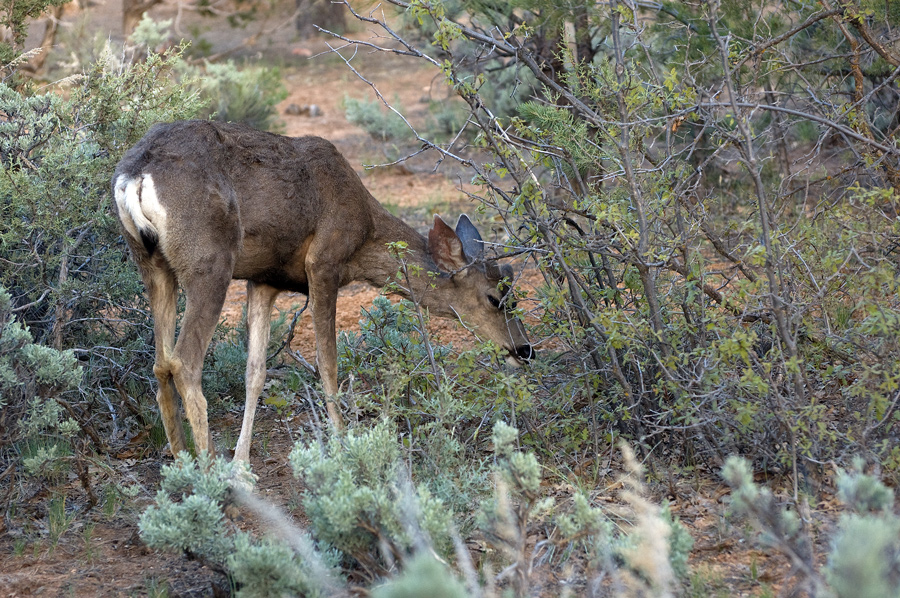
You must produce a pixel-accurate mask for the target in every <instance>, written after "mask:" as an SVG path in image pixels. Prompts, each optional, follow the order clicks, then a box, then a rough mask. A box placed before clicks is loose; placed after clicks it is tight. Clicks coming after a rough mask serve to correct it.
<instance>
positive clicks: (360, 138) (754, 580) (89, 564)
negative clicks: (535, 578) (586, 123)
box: [0, 0, 786, 598]
mask: <svg viewBox="0 0 900 598" xmlns="http://www.w3.org/2000/svg"><path fill="white" fill-rule="evenodd" d="M119 2H120V0H97V1H96V2H94V3H89V4H88V5H87V6H85V5H84V4H82V6H84V8H82V9H81V10H70V11H68V12H67V13H66V17H65V23H68V25H66V24H64V26H69V27H75V25H74V24H75V23H77V22H81V20H82V19H84V18H85V15H87V22H89V23H91V24H92V26H94V27H95V28H96V27H102V26H104V24H105V26H106V27H107V28H108V31H109V36H110V38H111V39H112V40H114V41H115V40H116V39H119V38H121V25H120V20H121V17H120V14H121V13H120V8H119V6H120V4H119ZM152 14H153V15H154V17H156V18H168V17H172V16H174V15H175V7H174V5H171V4H168V5H163V6H159V7H157V8H155V9H154V10H153V13H152ZM282 17H284V15H282ZM277 18H279V17H276V19H277ZM217 27H220V25H217V24H215V23H214V22H210V21H205V20H202V19H199V18H197V17H194V16H191V15H188V16H186V17H184V22H183V23H182V28H183V29H184V30H185V31H187V30H189V29H191V28H193V29H192V30H193V31H199V33H200V35H201V36H203V37H204V39H207V40H209V41H212V43H213V46H214V48H215V49H216V50H221V49H223V48H226V47H227V46H228V44H229V43H232V44H234V43H235V42H236V41H239V40H240V38H241V37H242V36H243V35H244V34H243V33H240V32H235V31H229V30H224V31H223V30H220V29H217ZM251 28H252V26H251ZM40 29H41V27H40V26H36V27H34V28H33V35H32V37H34V35H36V34H37V33H39V31H40ZM353 34H354V35H357V36H360V37H369V36H370V34H369V33H368V32H367V31H365V30H361V29H360V28H359V27H358V26H357V27H356V29H355V31H353ZM326 41H327V40H326V39H325V38H321V37H320V38H318V39H314V40H299V39H297V38H296V35H295V32H294V28H293V27H290V26H288V27H285V28H282V29H281V30H279V31H277V32H275V33H273V34H271V35H270V36H268V38H267V39H265V40H264V41H261V42H260V43H259V44H258V45H256V46H254V47H251V48H247V49H244V50H242V51H240V52H238V53H236V56H242V55H243V56H255V57H262V58H264V59H266V60H272V61H274V62H276V63H277V64H279V66H280V68H281V71H282V74H283V77H284V81H285V84H286V85H287V87H288V90H289V96H288V98H287V99H286V100H284V101H283V102H282V103H281V104H280V105H279V110H280V112H281V113H282V121H283V124H284V132H285V133H286V134H289V135H308V134H312V135H322V136H325V137H327V138H328V139H330V140H331V141H333V142H334V143H335V144H336V145H337V146H338V148H339V149H340V150H341V151H342V152H343V153H344V154H345V155H346V156H347V157H348V158H349V160H350V162H351V163H352V164H354V165H356V166H357V167H358V171H359V172H360V174H361V175H362V177H363V180H364V182H365V183H366V185H367V187H368V188H369V189H370V190H371V191H372V193H373V194H374V195H375V196H376V197H377V198H379V199H380V200H381V201H382V202H383V203H386V204H389V205H391V206H395V207H397V208H398V209H399V210H400V211H401V212H403V213H404V214H405V215H406V218H407V220H408V221H409V222H410V224H412V225H413V226H414V227H416V228H418V229H419V230H420V231H423V232H424V231H425V230H426V229H427V227H428V225H429V223H430V220H431V212H432V211H433V210H438V211H441V212H442V213H444V214H445V216H447V217H448V218H447V219H448V221H449V220H451V219H455V218H456V216H457V215H458V214H459V213H461V212H463V211H467V210H469V211H471V209H472V208H473V207H474V206H472V205H471V204H468V203H467V201H466V200H465V199H464V194H463V193H461V192H460V191H459V190H458V187H459V186H460V184H461V181H467V180H468V178H467V176H466V175H465V173H464V172H461V171H456V170H453V169H452V166H445V167H444V168H443V169H442V170H440V171H438V172H437V173H432V170H433V167H434V165H435V162H436V156H429V155H424V156H421V157H419V158H417V159H416V160H415V161H413V162H412V163H410V164H409V165H407V166H405V167H403V168H398V167H391V168H385V169H378V170H375V171H365V170H364V169H363V167H362V164H363V163H372V162H375V163H377V162H384V161H385V160H386V159H385V157H384V155H383V152H382V151H381V149H380V147H379V144H377V143H373V141H372V139H371V137H369V136H368V135H367V134H366V133H365V132H364V131H363V130H361V129H360V128H359V127H356V126H354V125H352V124H350V123H348V122H347V120H346V118H345V117H344V110H343V109H342V107H341V102H342V100H343V98H344V97H345V95H349V96H352V97H355V98H367V99H371V98H372V97H373V96H372V91H371V89H370V88H369V87H368V86H367V85H366V84H365V83H364V82H362V81H360V80H359V79H358V78H357V77H356V76H355V75H354V74H353V73H352V72H350V70H349V69H348V68H347V67H346V66H345V65H344V63H343V61H342V60H341V59H339V58H337V57H336V56H335V55H333V54H329V53H327V50H328V46H327V45H326ZM344 54H345V56H349V55H350V54H351V52H350V51H346V52H345V53H344ZM354 65H356V66H357V68H358V69H359V70H360V71H362V72H365V74H366V76H367V77H369V78H370V80H371V81H373V82H374V83H375V84H376V85H377V86H378V87H379V89H381V90H382V92H383V93H384V94H385V96H386V97H388V98H389V99H391V100H392V101H393V100H395V99H396V100H398V101H399V102H400V103H401V104H402V105H403V106H404V107H405V109H406V111H407V113H409V114H410V118H411V119H412V120H413V121H415V119H416V118H418V117H420V116H422V115H423V114H424V113H425V111H426V109H427V103H428V102H429V100H432V99H435V98H437V99H446V98H448V93H447V90H446V88H445V87H444V86H443V84H442V81H441V79H440V77H439V76H438V75H437V74H436V73H435V72H434V71H429V70H426V69H423V68H415V67H413V66H412V65H413V63H411V62H410V61H408V60H401V59H399V58H396V57H390V56H386V55H378V56H372V55H370V54H367V53H365V52H360V53H359V54H357V56H356V57H355V58H354ZM292 105H295V106H298V107H304V106H311V105H315V106H317V107H318V110H319V111H320V112H321V114H320V115H319V116H309V115H308V114H307V115H303V114H295V113H296V112H298V111H297V110H296V109H293V108H290V107H291V106H292ZM299 112H304V111H303V110H300V111H299ZM526 279H527V280H528V281H529V282H530V283H531V284H537V282H538V276H537V274H536V273H534V272H531V273H530V274H529V275H528V276H527V277H526ZM245 294H246V292H245V289H244V284H243V283H239V282H235V283H233V284H232V286H231V288H230V290H229V293H228V302H227V305H226V310H225V317H226V319H227V320H228V321H229V322H231V323H235V322H237V321H238V320H239V318H240V314H241V308H242V303H243V300H244V299H245ZM377 294H378V290H376V289H372V288H369V287H367V286H365V285H362V284H354V285H350V286H349V287H347V288H345V289H343V290H342V291H341V294H340V298H339V300H338V322H337V326H338V328H339V329H341V330H354V329H358V321H359V317H360V315H359V314H360V308H361V307H368V306H370V305H371V303H372V299H373V298H374V297H375V296H376V295H377ZM304 302H305V298H304V297H303V296H302V295H292V294H284V295H282V296H281V297H280V299H279V301H278V304H277V306H278V308H279V309H283V310H290V309H292V308H294V307H295V306H302V305H303V304H304ZM435 332H436V333H437V334H438V335H439V336H440V337H441V338H443V339H444V340H453V341H454V343H459V344H465V343H466V342H468V340H467V339H470V337H469V335H468V333H467V332H466V331H465V330H463V329H462V328H460V327H459V326H456V325H455V324H453V323H450V322H443V323H437V324H436V328H435ZM292 346H293V348H295V349H297V350H299V351H300V352H301V353H302V354H303V355H304V356H305V357H306V358H307V360H309V361H310V362H311V361H312V360H313V357H314V336H313V331H312V325H311V322H310V320H309V317H308V315H306V314H305V315H304V316H303V318H302V319H301V321H300V323H299V325H298V327H297V333H296V336H295V338H294V339H293V341H292ZM306 417H307V416H298V417H297V418H295V419H292V420H290V421H281V420H279V419H278V416H277V414H276V413H275V412H274V410H272V409H270V408H268V407H266V406H265V405H262V406H260V409H259V411H258V415H257V425H256V428H255V430H256V432H257V433H256V437H258V438H263V437H265V438H266V439H268V442H266V447H265V450H261V448H260V447H259V446H258V445H255V448H254V450H253V452H252V454H251V465H252V467H253V470H254V472H255V473H256V474H258V475H259V478H260V479H259V484H258V489H259V492H260V494H261V495H262V496H263V497H265V498H267V499H268V500H270V501H271V502H274V503H275V504H280V505H285V504H288V503H289V502H291V501H294V500H296V492H297V490H296V483H294V482H293V480H292V477H291V474H290V471H289V468H288V467H286V465H285V463H286V455H287V453H288V451H289V450H290V448H291V438H290V437H289V436H288V434H287V432H286V429H287V428H290V429H293V430H295V431H296V430H302V429H303V428H304V425H305V424H307V423H308V422H306V421H305V419H304V418H306ZM213 425H214V426H215V428H216V431H215V434H217V435H218V436H219V438H221V437H222V435H223V432H222V431H223V430H224V429H230V430H232V434H233V435H234V436H236V435H237V430H238V429H239V426H240V412H239V411H234V412H231V413H229V414H227V416H225V417H224V418H223V419H222V420H220V421H218V422H215V423H214V424H213ZM296 433H298V432H295V434H296ZM143 441H144V439H140V438H137V439H134V440H133V443H132V446H133V449H134V450H133V451H126V453H125V454H122V455H120V461H119V463H118V464H117V465H116V470H117V471H116V474H115V475H116V476H122V475H124V478H125V479H126V480H127V483H128V484H129V485H131V487H136V488H137V492H136V497H135V498H134V499H131V500H127V501H126V500H122V501H119V502H118V503H114V504H113V505H112V507H108V506H104V507H102V508H101V507H100V506H98V507H95V508H94V509H92V510H91V511H89V512H87V513H81V514H79V516H78V518H77V522H76V523H73V524H72V526H71V527H70V528H69V529H67V530H66V531H65V533H64V534H63V535H62V537H61V539H60V541H59V544H58V545H57V546H56V547H50V545H49V543H48V542H43V543H40V544H34V545H32V544H25V545H23V543H22V540H21V537H22V535H21V533H19V534H16V533H11V532H10V533H6V534H4V535H3V536H0V598H14V597H25V596H75V597H94V596H102V597H107V596H109V597H112V596H161V595H167V596H170V597H176V596H179V597H195V596H197V597H199V596H227V595H228V592H229V588H228V585H227V582H226V580H225V578H224V576H223V575H221V574H220V573H217V572H214V571H212V570H210V569H209V568H207V567H205V566H203V565H202V564H200V563H197V562H195V561H190V560H188V559H187V558H186V557H184V556H178V555H169V554H162V553H156V552H154V551H150V550H149V549H147V548H146V547H145V546H143V544H142V543H141V541H140V539H139V537H138V535H137V528H136V518H137V514H139V513H140V512H141V511H142V510H143V509H144V508H145V506H146V505H148V504H149V503H150V501H151V499H152V495H153V494H154V492H155V489H156V487H157V485H158V481H159V467H160V463H159V462H158V461H155V460H152V459H145V458H142V456H143V453H142V451H141V443H142V442H143ZM92 476H93V479H94V485H95V488H100V487H102V486H103V484H105V483H108V482H112V481H113V478H112V477H111V474H110V473H109V472H105V471H102V470H99V469H98V470H97V471H95V472H92ZM72 485H73V488H75V487H76V486H77V485H78V482H77V480H74V481H73V482H72ZM45 493H46V490H45V489H41V488H39V487H35V488H33V489H31V494H30V498H31V500H33V501H35V502H37V501H41V500H44V501H45V500H46V494H45ZM725 495H726V491H725V490H724V489H723V488H722V486H721V485H719V484H717V483H716V482H712V481H708V480H703V479H699V478H698V479H697V480H696V481H695V482H694V483H689V482H684V481H675V482H673V485H672V487H671V489H670V492H669V496H668V497H660V498H668V499H669V500H670V501H671V504H672V511H673V512H674V513H675V514H676V515H677V516H679V517H680V518H681V520H682V522H683V523H684V524H685V525H686V526H687V527H688V529H689V530H690V531H691V533H692V535H693V537H694V539H695V549H694V553H693V555H692V567H693V568H694V569H695V571H701V572H703V576H704V579H708V580H711V583H713V585H712V586H710V587H709V593H708V595H732V596H755V595H761V593H762V592H763V591H764V590H763V589H764V588H765V587H766V584H768V583H771V582H773V581H775V580H777V579H780V578H781V577H782V575H783V573H784V571H785V567H786V566H785V564H784V563H783V561H782V560H780V559H779V558H777V557H773V556H772V555H771V554H768V553H766V552H765V551H761V550H758V549H755V548H752V547H751V546H750V545H749V543H747V542H745V541H744V540H743V539H742V538H741V537H740V536H739V535H737V533H736V532H735V531H734V530H733V529H731V527H730V526H727V525H726V524H725V514H724V513H725V506H724V502H723V497H724V496H725ZM45 519H46V518H43V519H35V520H34V521H32V522H30V528H31V529H32V530H35V529H42V528H43V527H44V526H45V523H44V520H45ZM722 587H725V588H729V589H728V590H727V591H726V592H724V593H719V590H718V589H717V588H722ZM557 589H558V588H557ZM164 592H167V593H164ZM547 595H553V594H552V592H551V593H548V594H547Z"/></svg>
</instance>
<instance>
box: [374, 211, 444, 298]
mask: <svg viewBox="0 0 900 598" xmlns="http://www.w3.org/2000/svg"><path fill="white" fill-rule="evenodd" d="M381 212H382V213H381V214H379V215H378V217H376V218H375V231H374V234H373V235H372V238H371V240H370V241H369V242H368V243H367V244H366V250H365V251H364V252H362V254H363V255H361V256H360V258H359V260H358V264H357V265H358V267H359V268H360V278H362V279H363V280H365V281H366V282H368V283H369V284H371V285H373V286H376V287H384V286H385V284H386V283H388V282H397V283H398V284H397V287H398V288H397V293H398V294H400V295H402V296H403V297H405V298H406V299H414V300H415V301H418V302H420V303H422V304H423V305H425V306H426V307H432V306H431V305H430V304H431V303H432V301H431V300H430V299H431V297H432V296H433V295H435V290H436V289H440V288H441V287H442V286H444V285H445V284H448V283H449V277H448V276H447V275H446V274H441V273H440V269H439V268H438V267H437V265H436V264H435V263H434V260H433V259H431V256H430V254H429V253H428V241H427V239H426V238H425V237H424V236H423V235H421V234H419V233H417V232H416V231H415V230H414V229H413V228H412V227H410V226H409V225H408V224H406V223H405V222H403V221H402V220H400V219H399V218H396V217H395V216H393V215H391V214H390V213H388V212H387V211H386V210H383V208H382V210H381ZM392 243H404V244H405V245H406V250H405V251H401V250H397V249H392V248H390V247H389V245H390V244H392ZM398 272H399V273H400V274H401V278H400V279H398V278H397V273H398ZM431 273H434V274H431ZM441 315H442V314H441Z"/></svg>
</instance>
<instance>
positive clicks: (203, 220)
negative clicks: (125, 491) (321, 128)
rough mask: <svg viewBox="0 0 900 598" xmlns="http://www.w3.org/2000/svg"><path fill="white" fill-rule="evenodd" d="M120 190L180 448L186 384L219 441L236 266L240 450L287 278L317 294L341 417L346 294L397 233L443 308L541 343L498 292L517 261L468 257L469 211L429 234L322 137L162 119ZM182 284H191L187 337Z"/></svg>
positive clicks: (325, 358)
mask: <svg viewBox="0 0 900 598" xmlns="http://www.w3.org/2000/svg"><path fill="white" fill-rule="evenodd" d="M113 189H114V193H115V196H116V201H115V202H114V204H113V205H114V209H115V210H116V214H117V216H118V217H119V219H120V221H121V222H122V224H123V229H124V231H125V238H126V240H127V241H128V244H129V246H130V247H131V250H132V253H133V256H134V258H135V261H136V263H137V264H138V266H139V268H140V271H141V274H142V276H143V279H144V283H145V285H146V287H147V293H148V295H149V297H150V302H151V309H152V311H153V315H154V326H155V336H156V363H155V365H154V373H155V374H156V377H157V379H158V380H159V385H160V388H159V391H158V395H157V400H158V401H159V405H160V411H161V414H162V418H163V423H164V425H165V428H166V434H167V436H168V439H169V442H170V445H171V449H172V452H173V453H177V452H178V451H179V450H183V449H184V448H185V444H184V438H183V435H182V433H181V426H180V423H179V416H178V408H177V404H176V400H175V394H174V391H175V390H176V389H177V391H178V393H179V394H180V395H181V397H182V401H183V403H184V406H185V411H186V412H187V417H188V419H189V420H190V423H191V427H192V429H193V432H194V438H195V444H196V446H197V449H198V450H204V449H206V450H210V451H212V449H213V447H212V443H211V442H210V441H209V432H208V422H207V416H206V399H205V398H204V397H203V393H202V390H201V387H200V378H201V373H202V367H203V358H204V356H205V354H206V350H207V348H208V346H209V342H210V340H211V338H212V333H213V330H214V328H215V325H216V323H217V321H218V319H219V317H220V315H221V311H222V306H223V303H224V300H225V292H226V290H227V288H228V284H229V281H230V280H231V279H232V278H236V279H245V280H247V281H248V283H247V284H248V328H249V332H250V348H249V358H248V361H247V375H246V385H247V404H246V408H245V416H244V424H243V427H242V431H241V437H240V438H239V440H238V445H237V447H236V449H235V458H236V459H242V460H247V458H248V457H249V445H250V434H251V429H252V424H253V413H254V411H255V408H256V401H257V399H258V397H259V392H260V390H261V389H262V385H263V382H264V378H265V350H266V345H267V344H268V333H269V324H268V319H269V317H270V315H271V310H272V305H273V303H274V300H275V297H276V295H277V294H278V293H279V292H281V291H284V290H288V291H297V292H301V293H305V294H307V295H309V297H310V299H311V304H312V317H313V325H314V327H315V331H316V357H317V364H318V367H319V372H320V375H321V376H322V381H323V387H324V390H325V393H326V406H327V408H328V415H329V418H330V419H331V421H332V423H333V424H334V425H335V426H337V427H340V426H341V424H342V420H341V416H340V412H339V411H338V409H337V407H336V405H335V404H334V401H335V398H336V395H337V392H338V386H337V349H336V341H335V309H336V302H337V292H338V289H339V288H340V287H341V286H344V285H346V284H348V283H349V282H351V281H355V280H361V281H366V282H369V283H370V284H372V285H374V286H378V287H381V286H383V285H384V284H385V283H386V282H387V281H388V279H390V278H391V276H392V275H393V274H395V273H396V271H397V269H398V264H397V261H396V259H394V258H393V257H392V256H391V255H390V253H389V252H388V250H387V248H386V244H387V243H390V242H397V241H403V242H405V243H406V244H407V246H408V247H409V250H410V253H409V256H408V259H409V261H410V262H412V263H413V264H415V265H417V266H420V267H421V268H422V271H423V272H422V274H421V275H420V276H417V277H414V279H413V280H412V281H411V287H412V288H411V289H409V291H411V294H412V296H413V297H414V298H415V299H416V300H417V301H419V302H420V303H421V305H423V306H424V307H426V308H428V309H429V310H430V311H431V313H432V314H433V315H438V316H443V317H462V318H464V319H465V321H466V322H467V324H469V325H471V326H472V327H473V328H474V329H475V330H476V331H477V332H478V333H480V334H483V335H484V336H486V337H487V338H488V339H491V340H493V341H495V342H497V343H498V344H500V345H501V346H503V347H505V348H506V349H507V350H509V351H510V353H511V355H513V356H514V357H517V358H521V359H528V358H529V357H530V356H531V355H532V353H533V352H532V349H531V346H530V344H529V343H528V339H527V337H526V336H525V331H524V329H523V327H522V324H521V322H519V321H518V320H517V319H516V318H514V317H511V316H509V315H507V314H506V312H505V311H504V310H503V309H502V308H501V309H498V308H497V306H496V305H497V304H498V303H499V301H500V300H502V297H500V296H499V293H498V283H499V282H500V279H501V278H502V277H503V276H509V275H510V274H511V270H508V269H505V270H501V269H500V268H498V267H497V266H496V264H490V263H488V264H485V263H483V262H481V261H480V260H478V261H476V263H474V264H473V263H472V261H473V259H475V258H479V257H480V253H479V254H478V255H467V253H466V250H465V249H464V247H465V248H467V249H468V252H469V253H476V252H479V251H480V249H481V243H480V236H478V233H477V231H476V230H475V229H474V227H472V225H471V223H469V221H468V218H466V217H464V216H463V217H461V218H460V223H459V224H458V225H457V232H461V234H460V236H457V232H454V231H453V229H451V228H450V227H449V226H447V225H446V224H445V223H444V222H443V220H441V219H440V218H439V217H437V216H435V225H434V228H432V230H431V231H430V233H429V238H428V239H426V238H425V237H423V236H422V235H420V234H418V233H417V232H415V231H414V230H413V229H412V228H410V227H409V226H408V225H406V224H405V223H403V222H402V221H401V220H399V219H398V218H395V217H394V216H392V215H391V214H390V213H388V212H387V210H385V209H384V207H382V206H381V204H379V203H378V202H377V201H376V200H375V198H374V197H372V195H371V194H370V193H369V192H368V191H367V190H366V188H365V186H364V185H363V184H362V181H361V180H360V179H359V177H358V176H357V175H356V173H355V172H354V171H353V168H352V167H351V166H350V164H349V163H348V162H347V160H346V159H344V157H343V156H342V155H341V154H340V153H339V152H338V151H337V149H336V148H335V147H334V146H333V145H332V144H331V143H329V142H328V141H326V140H324V139H321V138H318V137H299V138H290V137H283V136H279V135H273V134H270V133H263V132H259V131H256V130H254V129H251V128H249V127H246V126H243V125H237V124H221V123H213V122H207V121H186V122H177V123H171V124H158V125H155V126H154V127H153V128H151V129H150V131H149V132H148V133H147V135H146V136H145V137H144V138H143V139H141V140H140V141H139V142H138V143H137V144H136V145H135V146H134V147H133V148H131V149H130V150H129V151H128V152H126V154H125V156H124V157H123V158H122V160H121V162H119V165H118V167H117V168H116V172H115V174H114V176H113ZM154 190H155V193H156V200H154V196H153V191H154ZM159 206H161V209H159ZM427 272H434V273H438V276H437V277H429V276H428V275H427V274H426V273H427ZM176 285H181V286H182V288H183V289H184V291H185V294H186V296H187V307H186V310H185V314H184V319H183V322H182V332H181V334H180V335H179V337H178V340H177V342H175V339H174V336H175V297H176V295H177V286H176ZM173 386H174V388H173Z"/></svg>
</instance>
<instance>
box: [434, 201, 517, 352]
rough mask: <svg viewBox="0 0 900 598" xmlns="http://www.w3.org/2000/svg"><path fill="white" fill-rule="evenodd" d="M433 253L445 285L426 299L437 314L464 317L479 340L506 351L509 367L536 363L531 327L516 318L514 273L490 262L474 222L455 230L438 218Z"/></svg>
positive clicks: (466, 220) (463, 220)
mask: <svg viewBox="0 0 900 598" xmlns="http://www.w3.org/2000/svg"><path fill="white" fill-rule="evenodd" d="M428 252H429V255H430V257H431V259H432V260H434V263H435V265H436V266H437V267H438V268H439V270H440V271H441V274H442V278H443V280H442V283H441V284H440V285H439V287H438V288H439V291H440V292H439V293H438V294H437V295H434V296H429V295H427V294H426V295H425V299H424V300H423V304H425V306H426V307H428V308H429V310H431V311H432V312H433V313H434V314H435V315H438V316H443V317H457V318H459V319H460V321H461V322H463V324H465V325H466V326H468V327H469V328H471V329H473V331H474V332H475V334H476V335H478V336H480V337H483V338H486V339H488V340H491V341H494V342H495V343H497V344H498V345H500V346H501V347H503V348H504V349H506V350H507V351H508V352H509V357H508V359H507V361H508V362H510V363H512V364H515V365H518V364H521V362H522V361H527V360H529V359H531V358H532V357H533V356H534V349H533V348H532V347H531V343H530V342H529V341H528V336H527V335H526V334H525V327H524V326H523V325H522V322H521V321H520V320H519V318H517V317H516V316H515V315H514V314H513V313H512V310H514V309H515V307H516V305H515V301H514V299H513V298H512V296H511V294H510V290H511V286H510V285H511V283H512V280H513V270H512V268H511V267H509V266H508V265H505V264H504V265H501V264H499V263H498V262H497V261H496V260H491V259H486V258H485V255H484V241H483V240H482V238H481V235H480V234H479V232H478V229H477V228H475V225H474V224H472V221H471V220H469V217H468V216H466V215H465V214H463V215H462V216H460V217H459V220H458V221H457V223H456V230H455V231H454V230H453V229H452V228H450V226H448V225H447V223H446V222H444V220H443V219H442V218H441V217H440V216H438V215H437V214H435V216H434V226H433V227H432V228H431V230H429V231H428Z"/></svg>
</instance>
